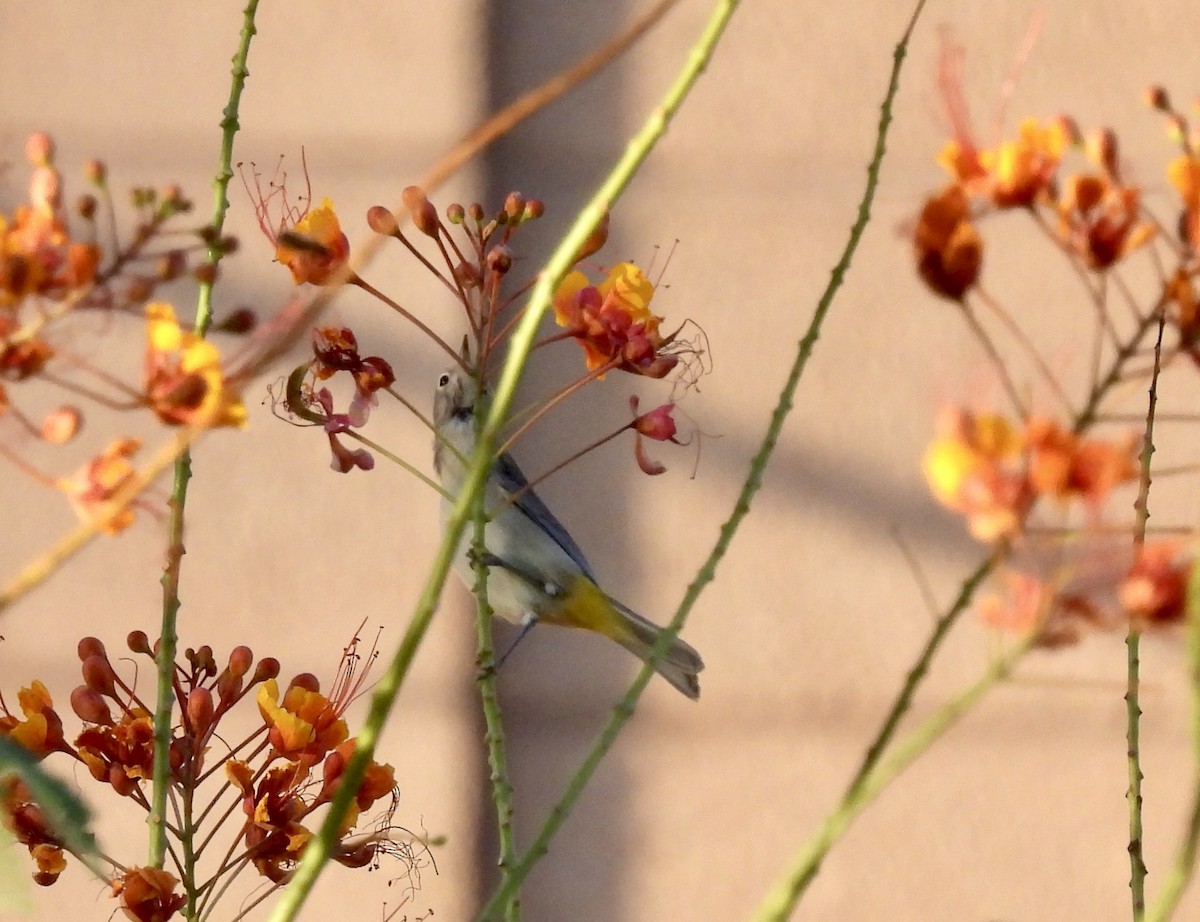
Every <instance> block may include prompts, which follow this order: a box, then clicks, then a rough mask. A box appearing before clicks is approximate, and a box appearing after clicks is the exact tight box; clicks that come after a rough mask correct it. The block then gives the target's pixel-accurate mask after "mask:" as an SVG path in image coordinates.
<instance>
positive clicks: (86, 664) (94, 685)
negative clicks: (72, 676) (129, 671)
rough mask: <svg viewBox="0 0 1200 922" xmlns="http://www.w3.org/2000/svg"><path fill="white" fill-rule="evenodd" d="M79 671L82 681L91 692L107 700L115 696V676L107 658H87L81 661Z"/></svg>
mask: <svg viewBox="0 0 1200 922" xmlns="http://www.w3.org/2000/svg"><path fill="white" fill-rule="evenodd" d="M79 671H80V672H81V673H83V681H84V682H85V683H86V684H87V687H88V688H90V689H92V691H95V692H99V693H100V694H101V695H106V696H107V697H109V698H112V697H115V696H116V693H117V685H116V679H117V674H116V673H115V672H113V668H112V665H111V664H110V663H109V661H108V657H107V656H89V657H88V658H87V659H85V660H84V661H83V664H82V666H81V667H80V670H79Z"/></svg>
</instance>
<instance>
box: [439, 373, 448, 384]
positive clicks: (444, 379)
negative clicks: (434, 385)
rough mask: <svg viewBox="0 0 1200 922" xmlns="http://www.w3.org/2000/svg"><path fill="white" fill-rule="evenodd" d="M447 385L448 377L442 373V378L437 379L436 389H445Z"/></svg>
mask: <svg viewBox="0 0 1200 922" xmlns="http://www.w3.org/2000/svg"><path fill="white" fill-rule="evenodd" d="M449 383H450V375H449V374H448V373H443V374H442V376H441V377H440V378H438V387H445V386H446V385H447V384H449Z"/></svg>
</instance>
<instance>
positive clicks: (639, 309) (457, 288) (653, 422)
mask: <svg viewBox="0 0 1200 922" xmlns="http://www.w3.org/2000/svg"><path fill="white" fill-rule="evenodd" d="M285 178H286V177H285ZM305 178H306V181H307V170H306V172H305ZM255 180H256V181H255V184H254V186H255V189H254V190H253V191H252V192H251V194H252V195H253V196H254V197H255V208H256V211H257V213H258V215H259V219H260V225H261V227H262V229H263V231H264V233H265V234H266V236H267V237H268V238H269V239H270V240H271V242H272V243H273V244H274V245H275V253H276V259H277V260H278V261H279V262H280V263H283V264H284V265H286V266H287V267H288V268H289V269H290V270H291V273H292V277H293V280H294V281H295V282H296V283H297V284H301V283H304V282H309V283H312V284H317V285H328V284H332V283H335V282H341V283H344V284H346V285H350V286H353V287H356V288H359V289H361V290H362V291H364V292H366V293H367V294H369V295H370V296H371V297H372V298H374V299H375V300H377V301H379V302H380V303H381V304H383V305H385V306H387V307H388V308H389V309H391V310H392V311H394V312H395V313H396V314H398V315H399V316H400V317H402V318H403V319H404V320H405V321H407V322H409V323H411V324H412V325H414V326H416V327H417V329H418V330H420V331H421V332H422V333H423V334H425V335H426V336H427V337H429V339H430V340H431V341H432V342H433V343H434V344H435V346H436V347H437V348H438V349H440V350H441V351H442V352H443V353H444V354H445V356H446V357H447V359H448V361H450V362H452V363H455V364H457V365H458V366H460V367H461V368H463V370H464V371H466V372H467V373H468V374H471V375H472V376H473V377H475V378H477V379H480V380H483V381H484V382H485V383H486V381H487V378H488V371H489V370H490V364H491V362H492V357H493V356H494V355H495V354H496V353H497V350H498V349H499V348H500V347H501V346H502V344H503V343H504V341H505V339H506V337H507V336H508V335H509V334H510V333H511V331H512V330H513V328H514V326H515V325H516V322H517V321H518V320H519V319H520V316H521V312H522V308H521V306H520V303H519V302H520V299H521V298H522V297H524V296H525V295H526V294H527V293H528V292H529V290H530V288H531V287H532V284H533V281H534V280H533V279H529V280H526V281H525V282H523V283H521V284H519V285H517V286H516V287H515V288H512V286H511V285H510V284H508V277H509V276H510V275H511V274H512V273H513V269H514V267H515V266H517V265H518V264H519V257H518V255H517V251H516V249H515V238H516V235H517V233H518V232H519V231H520V230H521V229H522V228H523V227H524V226H525V225H527V224H529V223H530V222H532V221H535V220H537V219H538V218H540V217H541V216H542V214H543V212H544V206H543V205H542V203H541V202H540V201H539V200H537V199H530V198H526V197H525V196H524V195H522V194H521V193H519V192H512V193H509V195H508V196H507V197H506V198H505V200H504V205H503V207H502V208H500V209H498V210H496V211H494V212H490V213H489V212H488V211H487V210H486V209H485V208H484V207H483V206H482V205H480V204H479V203H472V204H470V205H467V206H464V205H461V204H459V203H452V204H451V205H449V206H448V207H446V209H445V211H444V214H439V212H438V209H437V208H436V207H435V206H434V205H433V203H432V202H431V201H430V200H429V198H428V196H427V195H426V194H425V191H424V190H423V189H421V188H419V187H416V186H410V187H409V188H407V189H405V190H404V195H403V206H404V212H405V213H404V214H403V215H400V216H398V215H397V214H396V213H394V212H393V211H391V210H390V209H388V208H385V207H383V206H382V205H376V206H374V207H372V208H370V209H369V210H368V212H367V215H366V220H367V224H368V225H369V226H370V228H371V229H372V230H373V231H374V232H375V233H377V234H379V235H381V236H386V237H390V238H393V239H395V240H397V241H398V242H399V243H400V244H401V245H402V246H403V247H404V248H405V249H406V250H407V252H408V253H409V254H411V255H412V256H413V257H414V258H415V259H416V260H417V261H418V262H419V263H420V264H421V265H422V266H423V267H424V269H425V270H426V271H428V272H430V273H431V274H433V275H434V277H435V278H436V279H437V280H438V281H439V282H440V284H441V285H442V286H443V288H444V289H445V290H446V292H448V293H449V294H450V295H451V297H453V298H454V299H456V300H457V301H458V302H459V303H460V304H461V306H462V308H463V313H464V316H465V320H466V326H467V330H468V332H467V335H466V336H465V337H464V339H463V345H462V347H461V348H454V347H452V346H451V345H450V344H449V343H448V342H447V341H445V340H444V339H443V338H442V337H441V336H439V335H438V334H437V333H436V332H435V330H434V328H433V326H432V325H430V324H428V323H426V322H425V321H424V320H422V319H421V318H420V317H418V316H417V315H416V314H415V313H414V312H413V311H410V310H409V309H408V308H406V307H405V306H404V305H403V304H401V303H400V302H399V301H397V300H395V299H393V298H391V297H389V296H388V295H386V294H384V293H383V292H381V291H379V290H377V289H376V288H374V287H373V286H372V285H371V284H370V283H369V282H368V281H367V280H366V279H365V278H363V277H362V276H361V275H360V274H358V273H357V272H355V271H352V270H351V269H350V268H349V267H348V265H347V262H348V259H349V247H348V245H347V244H346V242H345V236H344V235H343V233H342V231H341V223H340V221H339V220H338V217H337V215H336V214H335V213H334V211H333V208H332V205H331V204H330V202H329V200H328V199H325V200H324V202H323V203H322V205H321V206H320V207H319V208H316V209H314V210H311V211H310V210H309V209H308V207H307V203H308V202H309V201H311V190H310V188H307V187H306V191H305V193H304V194H303V195H301V196H299V197H298V200H299V202H300V204H292V203H291V202H290V200H289V197H288V193H287V190H286V185H285V183H284V182H283V181H279V182H276V181H275V180H272V181H271V182H270V183H269V184H268V185H267V186H266V188H265V189H264V186H263V183H262V182H261V181H260V180H259V179H258V177H257V175H256V177H255ZM275 212H278V213H279V214H278V217H276V216H275ZM408 225H411V227H412V231H408V230H406V228H407V226H408ZM607 236H608V218H607V215H606V216H605V218H604V220H602V221H601V222H600V224H599V226H597V227H596V228H595V229H594V231H593V233H592V234H591V235H590V236H589V238H588V240H587V241H586V242H585V243H584V245H583V246H581V247H580V249H579V251H578V252H577V253H576V263H579V262H581V261H582V260H585V259H588V258H590V257H591V256H592V255H594V254H595V253H596V251H597V250H599V249H600V248H601V247H602V246H603V245H604V243H605V241H606V240H607ZM419 244H420V245H421V246H419ZM422 246H423V247H424V248H425V249H426V250H428V249H429V248H430V247H432V248H433V249H434V251H435V252H434V253H433V254H432V255H428V254H427V253H426V252H423V251H422ZM654 293H655V285H654V283H653V282H651V281H650V279H649V278H648V277H647V275H646V273H645V272H644V271H643V270H642V269H641V268H639V267H638V266H636V265H634V264H633V263H620V264H618V265H617V266H615V267H614V268H613V269H611V270H609V271H608V272H607V273H606V277H605V278H604V279H603V280H601V281H599V282H597V283H595V284H593V283H592V282H590V281H589V280H588V277H587V276H586V275H585V274H584V272H582V271H581V270H579V269H575V270H573V271H571V272H569V273H568V274H567V276H566V277H565V278H564V280H563V281H562V283H561V284H560V285H559V286H558V288H557V290H556V291H555V292H554V295H553V304H554V313H555V319H556V320H557V322H558V325H559V326H560V327H562V328H563V330H562V332H559V333H555V334H551V335H549V336H546V337H545V338H543V339H542V340H540V341H539V342H538V343H537V344H536V345H535V347H534V348H535V349H540V348H543V347H546V346H549V345H551V344H553V343H556V342H560V341H565V340H574V341H576V342H577V343H579V345H580V346H581V347H582V349H583V355H584V364H585V366H586V370H585V371H584V372H583V373H582V374H581V375H580V377H579V378H578V379H577V380H576V381H575V382H573V383H571V384H569V385H567V386H566V387H564V388H563V389H562V390H561V391H560V392H559V393H557V394H555V395H553V396H551V397H550V398H548V399H547V401H546V402H545V404H544V405H543V406H541V407H537V408H533V409H531V410H530V411H528V413H529V416H530V420H528V421H527V422H526V423H525V424H524V425H522V426H521V427H520V428H519V429H518V430H517V434H516V435H520V434H521V433H523V432H524V431H525V428H527V426H528V425H530V424H531V422H532V421H536V420H537V419H539V418H540V417H541V416H542V415H543V414H544V413H545V412H546V411H547V410H548V409H550V408H551V407H553V406H555V405H557V404H558V403H559V402H561V401H562V400H564V399H566V398H567V397H569V396H570V395H571V394H572V393H574V392H575V391H577V390H578V389H579V388H580V387H582V386H584V385H586V384H589V383H591V382H593V381H598V380H600V379H602V378H604V376H605V374H606V373H607V372H609V371H614V370H615V371H625V372H628V373H630V374H634V375H638V376H641V377H646V378H654V379H661V378H665V377H667V376H668V375H671V374H672V373H673V372H676V371H680V370H682V372H683V374H681V375H680V377H681V378H683V377H687V379H688V380H685V381H683V382H682V383H683V386H684V387H687V386H689V385H690V383H691V382H692V381H694V379H695V378H696V377H698V376H699V375H700V374H702V373H704V371H705V370H706V369H705V366H704V363H703V361H702V360H701V359H700V357H701V356H703V355H704V352H705V349H704V347H703V345H702V334H701V335H700V336H699V337H698V339H699V341H698V342H689V341H687V340H684V339H682V338H681V337H680V330H681V329H682V327H681V328H679V329H676V330H675V331H674V332H671V333H664V332H663V331H662V323H663V318H662V317H661V316H658V315H657V314H655V313H653V312H652V311H651V310H650V303H651V300H652V298H653V296H654ZM693 360H695V361H693ZM343 373H344V374H346V375H348V376H349V377H350V378H352V379H353V382H354V392H353V396H352V398H351V399H350V402H349V406H348V408H347V409H346V410H345V411H341V410H339V409H338V406H340V404H341V402H340V400H339V399H338V398H337V397H336V396H335V393H334V391H333V390H332V389H331V387H330V386H327V385H326V384H325V382H327V381H329V380H330V379H331V378H333V377H334V376H335V375H338V374H343ZM394 383H395V375H394V373H393V371H392V365H391V364H390V363H389V362H388V361H387V360H386V359H384V358H382V357H380V356H378V355H372V356H364V355H362V354H361V353H360V351H359V345H358V340H357V337H356V336H355V334H354V332H353V331H351V330H350V329H347V328H345V327H321V328H318V329H316V330H314V331H313V358H312V360H311V361H310V362H309V363H308V364H307V365H305V366H301V367H300V368H297V369H296V371H295V372H294V373H293V374H292V376H291V377H290V378H289V380H288V383H287V386H286V389H285V397H284V400H283V404H284V406H285V408H286V410H287V412H288V414H290V416H291V417H293V418H298V419H299V420H301V421H303V422H305V423H310V424H314V425H319V426H320V427H321V428H322V429H323V430H324V431H325V433H326V435H327V437H328V439H329V445H330V449H331V452H332V455H333V460H332V465H331V466H332V468H333V469H334V470H335V471H338V472H340V473H347V472H349V471H352V470H356V469H358V470H364V471H367V470H371V469H373V467H374V464H375V456H374V455H373V454H372V452H371V451H369V450H368V448H367V447H357V448H353V449H351V448H349V447H348V446H347V445H346V444H345V442H344V439H345V438H347V437H349V438H352V439H356V440H358V441H359V442H361V443H363V444H364V445H366V446H370V445H373V444H374V443H372V442H370V441H369V440H367V439H366V438H365V436H363V435H362V434H361V432H360V431H359V430H360V429H361V428H362V427H363V426H364V425H365V424H366V422H367V419H368V415H369V412H370V410H371V409H372V408H373V407H374V406H376V404H377V400H378V394H379V392H381V391H382V392H386V393H388V394H389V395H390V396H393V397H394V398H395V399H396V400H397V401H399V402H400V403H402V404H404V405H405V406H406V407H407V408H408V409H409V410H412V411H413V412H416V413H417V415H419V416H422V415H423V414H420V413H419V411H416V409H415V407H416V406H417V405H418V404H420V403H424V402H425V400H426V399H427V398H426V397H425V396H424V395H422V396H421V397H420V398H418V399H417V400H410V399H408V398H406V397H404V396H402V395H400V394H398V393H397V392H396V391H395V390H394V389H393V388H392V385H393V384H394ZM673 406H674V404H673V403H671V404H666V405H664V406H662V407H660V408H658V409H657V410H655V411H652V413H648V414H645V415H644V416H643V417H638V419H636V420H635V423H634V424H630V425H627V426H623V427H620V428H619V429H618V430H617V431H616V432H614V433H612V434H611V435H609V436H606V437H603V438H601V439H600V440H599V441H597V442H596V443H594V444H593V445H592V446H591V448H594V447H597V446H598V445H600V444H603V442H606V441H608V439H609V438H612V437H613V436H615V435H616V434H617V433H619V432H623V431H624V430H625V429H634V431H635V435H636V439H635V445H634V457H635V459H636V461H637V463H638V465H639V467H640V468H641V469H642V470H643V471H645V472H647V473H651V474H654V473H661V472H662V470H664V468H663V467H662V465H661V464H659V463H658V462H655V461H652V460H651V459H649V458H648V457H647V455H646V453H645V450H644V448H643V442H642V440H643V438H649V439H657V440H660V441H673V442H676V443H677V444H684V443H683V442H680V441H679V440H678V439H676V438H675V437H674V436H675V431H674V425H675V424H674V420H673V419H672V418H671V416H670V413H671V409H672V408H673ZM636 415H637V414H636V410H635V416H636ZM668 424H669V426H670V427H671V431H670V432H669V433H666V434H664V433H665V432H666V426H667V425H668ZM515 437H516V436H513V438H515ZM511 441H512V439H510V440H509V442H506V443H505V445H504V448H505V450H507V448H508V447H510V445H511ZM375 447H376V449H378V446H375ZM591 448H589V449H585V450H591Z"/></svg>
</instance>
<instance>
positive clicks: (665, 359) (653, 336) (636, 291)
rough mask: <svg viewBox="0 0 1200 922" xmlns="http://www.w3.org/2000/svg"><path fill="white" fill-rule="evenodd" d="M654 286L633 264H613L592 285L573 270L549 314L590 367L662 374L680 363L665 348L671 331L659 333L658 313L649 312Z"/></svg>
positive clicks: (671, 338) (651, 375)
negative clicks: (604, 275) (571, 339)
mask: <svg viewBox="0 0 1200 922" xmlns="http://www.w3.org/2000/svg"><path fill="white" fill-rule="evenodd" d="M653 296H654V285H653V284H652V283H651V282H650V280H649V279H648V278H646V274H645V273H644V272H642V270H641V269H639V268H638V267H637V266H635V265H634V264H633V263H618V264H617V265H616V266H615V267H613V269H612V270H610V271H609V273H608V277H607V278H605V279H604V281H602V282H600V284H598V285H592V284H590V283H589V282H588V280H587V276H585V275H584V274H583V273H582V272H580V271H579V270H578V269H576V270H574V271H572V272H570V273H569V274H568V275H567V277H566V278H565V279H563V281H562V284H560V285H559V286H558V290H557V291H556V292H555V293H554V317H555V320H557V321H558V325H559V326H560V327H566V328H567V331H568V332H569V333H570V334H571V336H573V337H574V338H575V339H576V340H577V341H578V342H579V344H580V345H581V346H582V347H583V352H584V355H585V356H586V357H587V367H588V370H589V371H593V372H597V376H603V374H604V372H605V371H608V370H609V369H614V368H615V369H619V370H621V371H628V372H631V373H632V374H637V375H645V376H647V377H649V378H663V377H666V376H667V375H668V374H670V373H671V371H672V369H674V368H675V366H676V365H677V364H678V363H679V357H678V356H677V355H673V354H670V353H668V352H666V351H665V350H666V349H667V347H668V346H670V345H671V344H672V342H673V341H674V339H675V334H671V335H669V336H663V335H662V334H661V333H659V329H658V328H659V324H660V323H662V318H661V317H656V316H655V315H654V314H652V313H651V312H650V299H651V298H652V297H653Z"/></svg>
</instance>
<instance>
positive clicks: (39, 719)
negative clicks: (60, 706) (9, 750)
mask: <svg viewBox="0 0 1200 922" xmlns="http://www.w3.org/2000/svg"><path fill="white" fill-rule="evenodd" d="M17 703H18V704H19V706H20V708H21V713H22V714H24V715H25V719H24V720H19V719H17V717H15V716H14V715H13V714H10V713H9V711H8V708H7V707H5V705H4V701H3V699H0V737H4V738H7V739H10V740H12V741H13V742H14V743H16V744H17V745H18V746H21V747H22V748H24V749H26V750H28V751H29V752H30V753H31V754H32V755H33V756H34V757H35V758H36V759H38V760H39V761H40V760H42V759H44V758H46V756H48V755H49V754H50V753H52V752H56V751H58V750H62V749H64V748H65V747H64V740H63V728H62V718H60V717H59V716H58V713H57V712H56V711H55V710H54V702H53V700H51V698H50V692H49V691H47V690H46V686H45V685H43V684H42V683H41V682H39V681H37V680H36V679H35V680H34V682H33V684H32V685H30V686H29V687H28V688H22V689H21V690H20V691H19V692H17Z"/></svg>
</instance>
